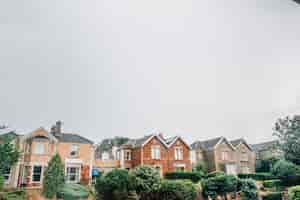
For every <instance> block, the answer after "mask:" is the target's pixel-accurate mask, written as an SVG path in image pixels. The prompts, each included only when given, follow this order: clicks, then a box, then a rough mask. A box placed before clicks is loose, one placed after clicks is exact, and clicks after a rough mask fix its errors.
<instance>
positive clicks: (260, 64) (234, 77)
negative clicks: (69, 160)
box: [0, 0, 300, 143]
mask: <svg viewBox="0 0 300 200" xmlns="http://www.w3.org/2000/svg"><path fill="white" fill-rule="evenodd" d="M299 22H300V5H297V4H296V3H295V2H293V1H291V0H242V1H241V0H229V1H224V0H81V1H78V0H68V1H67V0H65V1H64V0H51V1H39V0H35V1H34V0H26V1H17V0H10V1H2V2H1V3H0V76H1V77H0V91H1V93H0V124H7V125H9V126H10V127H13V128H15V129H16V130H17V131H18V132H19V133H28V132H30V131H32V130H34V129H36V128H38V127H40V126H44V127H46V128H49V127H50V125H51V124H53V123H55V121H56V120H62V121H63V122H64V130H65V131H67V132H76V133H79V134H81V135H83V136H86V137H88V138H90V139H93V140H94V141H95V142H99V141H100V140H101V139H103V138H106V137H112V136H116V135H120V136H128V137H141V136H143V135H145V134H149V133H152V132H153V131H161V132H163V133H165V134H166V135H175V134H176V135H178V134H179V135H181V136H183V137H185V138H186V139H187V140H188V141H189V142H192V141H193V140H199V139H200V140H203V139H208V138H211V137H216V136H221V135H223V136H227V137H228V138H230V139H234V138H239V137H244V138H245V139H248V140H249V142H251V143H254V142H255V143H256V142H261V141H267V140H269V139H272V127H273V124H274V122H275V120H276V119H277V118H279V117H282V116H285V115H289V114H295V113H300V26H299Z"/></svg>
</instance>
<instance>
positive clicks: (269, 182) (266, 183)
mask: <svg viewBox="0 0 300 200" xmlns="http://www.w3.org/2000/svg"><path fill="white" fill-rule="evenodd" d="M282 185H283V182H282V181H281V180H280V179H274V180H267V181H264V182H263V186H264V187H265V188H278V187H280V186H282Z"/></svg>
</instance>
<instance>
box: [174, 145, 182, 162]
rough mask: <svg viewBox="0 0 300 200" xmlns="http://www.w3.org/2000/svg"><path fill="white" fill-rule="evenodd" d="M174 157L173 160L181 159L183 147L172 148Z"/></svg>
mask: <svg viewBox="0 0 300 200" xmlns="http://www.w3.org/2000/svg"><path fill="white" fill-rule="evenodd" d="M174 154H175V155H174V157H175V160H183V148H182V147H175V149H174Z"/></svg>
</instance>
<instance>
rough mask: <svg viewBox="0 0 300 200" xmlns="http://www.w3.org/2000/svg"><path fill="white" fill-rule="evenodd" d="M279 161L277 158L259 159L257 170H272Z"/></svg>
mask: <svg viewBox="0 0 300 200" xmlns="http://www.w3.org/2000/svg"><path fill="white" fill-rule="evenodd" d="M277 161H278V159H277V158H269V159H266V160H258V161H257V162H256V170H255V171H256V172H270V171H271V168H272V166H273V165H274V164H275V163H276V162H277Z"/></svg>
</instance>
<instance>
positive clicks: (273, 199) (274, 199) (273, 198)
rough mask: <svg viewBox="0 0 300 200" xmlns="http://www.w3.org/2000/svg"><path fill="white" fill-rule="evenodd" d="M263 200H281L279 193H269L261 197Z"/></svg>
mask: <svg viewBox="0 0 300 200" xmlns="http://www.w3.org/2000/svg"><path fill="white" fill-rule="evenodd" d="M262 199H263V200H282V193H281V192H270V193H267V194H265V195H263V196H262Z"/></svg>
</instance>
